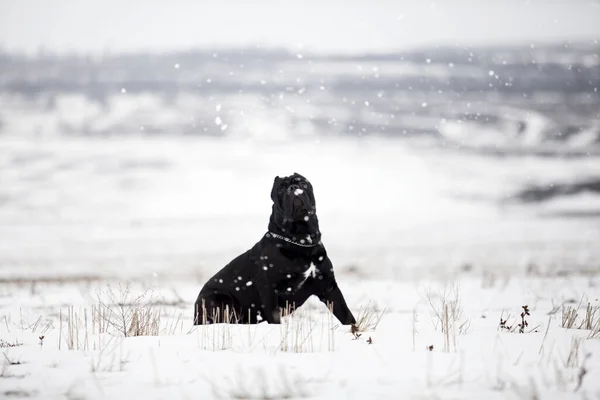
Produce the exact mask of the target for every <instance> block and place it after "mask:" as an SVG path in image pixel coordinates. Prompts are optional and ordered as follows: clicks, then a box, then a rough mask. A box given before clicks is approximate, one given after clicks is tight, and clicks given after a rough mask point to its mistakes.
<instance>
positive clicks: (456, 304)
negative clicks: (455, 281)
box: [426, 285, 471, 352]
mask: <svg viewBox="0 0 600 400" xmlns="http://www.w3.org/2000/svg"><path fill="white" fill-rule="evenodd" d="M426 298H427V301H428V302H429V306H430V308H431V314H432V323H433V327H434V328H435V329H436V330H438V329H439V330H441V332H442V334H443V336H444V347H443V351H444V352H449V351H450V349H451V347H452V346H451V345H453V346H454V349H455V350H456V348H457V346H456V336H457V335H464V334H466V333H468V332H469V329H470V327H471V320H470V319H468V318H465V316H464V313H463V308H462V303H461V299H460V288H459V287H458V286H456V285H453V286H452V287H451V288H449V287H448V286H444V288H443V289H442V290H441V291H439V292H436V293H434V291H433V290H432V289H431V288H428V289H427V292H426Z"/></svg>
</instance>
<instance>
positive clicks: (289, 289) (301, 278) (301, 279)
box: [278, 261, 323, 295]
mask: <svg viewBox="0 0 600 400" xmlns="http://www.w3.org/2000/svg"><path fill="white" fill-rule="evenodd" d="M319 279H321V280H322V279H323V276H322V274H321V271H320V270H319V268H318V266H317V265H316V264H315V263H314V262H312V261H311V262H304V263H299V264H298V265H290V266H288V268H287V270H286V271H283V275H282V279H281V281H280V283H279V285H278V286H279V287H280V291H281V292H282V294H283V295H285V294H294V293H296V292H297V291H298V290H300V289H302V288H304V289H307V290H310V288H311V287H313V285H314V283H315V281H318V280H319Z"/></svg>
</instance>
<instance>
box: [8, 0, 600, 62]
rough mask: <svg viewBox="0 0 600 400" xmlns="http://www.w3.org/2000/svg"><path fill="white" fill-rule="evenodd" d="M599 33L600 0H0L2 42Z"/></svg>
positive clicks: (514, 38) (182, 43)
mask: <svg viewBox="0 0 600 400" xmlns="http://www.w3.org/2000/svg"><path fill="white" fill-rule="evenodd" d="M554 39H559V40H560V39H599V40H600V2H599V1H598V0H442V1H427V0H320V1H319V0H296V1H289V0H95V1H92V0H0V46H2V47H4V48H5V49H10V50H17V51H27V52H35V51H37V49H38V48H39V47H40V46H44V47H45V48H47V49H52V50H58V51H70V50H77V51H88V52H90V51H91V52H101V51H104V50H111V51H129V50H153V51H163V50H170V49H186V48H198V47H210V48H219V47H223V46H245V45H254V44H261V45H264V46H285V47H288V48H291V49H293V50H304V51H306V50H317V51H338V52H339V51H364V50H385V49H397V48H406V47H416V46H420V45H432V44H434V45H435V44H481V43H502V42H508V43H514V42H533V41H540V40H543V41H547V40H554Z"/></svg>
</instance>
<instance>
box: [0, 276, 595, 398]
mask: <svg viewBox="0 0 600 400" xmlns="http://www.w3.org/2000/svg"><path fill="white" fill-rule="evenodd" d="M106 283H107V282H85V281H80V282H76V283H73V282H72V283H69V284H56V283H42V282H38V283H23V284H2V286H1V287H0V322H1V323H0V338H2V340H4V341H5V342H8V343H11V344H15V343H17V344H18V346H16V347H6V348H2V349H1V351H2V353H3V356H2V358H3V360H2V366H1V368H0V396H2V397H4V398H40V399H51V398H52V399H53V398H56V399H58V398H68V399H105V398H110V399H121V398H122V399H129V398H145V399H164V398H169V399H179V398H182V399H213V398H234V399H280V398H318V399H346V398H347V399H370V398H389V399H392V398H393V399H396V398H400V397H401V398H415V399H422V398H460V399H466V398H468V399H481V398H497V399H505V398H515V399H536V398H537V399H546V398H552V399H555V398H564V399H570V398H572V399H582V398H587V399H593V398H597V397H598V396H600V383H599V380H598V377H599V372H598V371H599V368H600V361H599V358H598V354H599V352H600V339H599V338H596V339H589V338H588V337H589V336H590V335H591V331H589V330H580V329H564V328H561V314H562V310H563V309H562V308H561V305H564V304H565V303H566V304H567V305H571V306H573V307H577V306H578V304H579V302H580V301H581V299H582V296H584V299H583V301H584V303H585V302H586V301H589V302H590V304H591V306H592V307H598V306H599V305H600V304H599V302H598V299H597V297H594V296H597V293H598V284H599V283H600V282H598V278H597V277H578V278H567V277H563V278H543V277H525V278H520V279H519V278H513V279H511V278H508V277H506V276H492V275H489V276H485V277H482V276H477V275H476V274H468V273H466V274H463V275H462V276H457V277H456V278H455V280H454V283H456V284H457V285H458V286H456V287H457V290H458V292H454V291H452V290H450V289H451V286H447V287H446V289H448V290H447V293H448V297H447V299H448V301H449V304H451V302H452V300H454V299H455V297H454V296H455V293H458V294H459V303H460V304H461V305H462V313H461V314H460V315H458V316H457V318H456V323H455V324H454V322H453V320H452V319H451V322H450V324H449V326H450V330H449V335H448V342H447V343H446V342H445V339H444V335H443V334H442V333H441V331H440V328H441V327H440V325H439V322H437V323H436V318H435V313H434V311H433V310H434V308H433V307H432V306H431V305H430V302H429V299H428V298H431V300H432V302H433V304H434V306H435V307H439V305H440V304H441V303H440V298H439V297H437V296H439V294H440V293H442V292H443V290H444V288H443V285H442V284H441V283H434V282H431V281H430V280H419V281H416V280H415V281H405V282H398V281H397V282H390V281H365V280H358V279H342V280H341V282H340V285H341V287H342V289H343V290H344V292H345V293H346V297H347V298H348V299H349V304H350V306H351V308H352V309H353V310H354V311H355V312H356V313H358V312H359V311H360V309H361V307H363V308H364V307H366V306H367V305H368V303H369V302H371V303H370V304H371V306H376V307H377V308H379V309H382V308H384V307H385V309H386V310H385V313H384V314H383V317H382V318H381V320H380V323H379V325H378V327H377V328H376V330H375V331H373V332H364V333H362V335H361V336H360V337H359V338H358V339H355V338H354V336H353V335H352V334H351V333H350V332H349V330H348V329H347V327H343V326H338V325H337V321H335V320H333V321H332V320H331V318H329V317H328V313H327V309H326V308H325V306H324V305H322V304H320V303H319V302H318V301H316V302H309V303H308V304H307V305H306V306H305V307H304V309H303V310H302V312H301V313H300V314H299V315H298V316H294V318H293V320H291V321H290V320H289V318H288V320H285V319H284V324H282V325H280V326H278V325H267V324H261V325H258V326H256V325H253V326H247V325H246V326H234V325H212V326H204V327H199V328H193V327H192V326H191V323H190V322H191V318H190V304H192V302H193V300H194V299H195V296H196V294H197V290H198V287H199V285H200V282H191V281H189V280H188V281H172V282H168V283H165V282H162V281H154V282H146V283H145V284H144V285H134V287H133V289H132V294H131V297H129V298H133V297H135V295H136V294H137V293H138V290H141V288H143V287H148V286H146V285H152V284H153V286H154V292H153V296H154V297H153V298H154V299H155V300H156V305H154V307H155V309H156V310H160V315H161V317H160V328H159V332H160V335H159V336H145V337H127V338H124V337H123V334H119V333H117V332H116V331H115V330H114V329H113V327H112V326H109V327H108V332H107V333H102V334H99V333H98V332H99V329H101V328H100V327H99V325H100V324H99V322H98V317H97V315H96V314H97V310H98V300H97V295H100V296H102V295H103V293H105V292H106V291H107V290H108V289H107V287H106V286H105V284H106ZM109 284H110V285H111V288H112V290H113V291H115V292H116V293H120V292H119V291H118V290H119V289H118V283H116V282H109ZM428 294H429V295H428ZM148 296H150V295H148ZM523 305H527V306H528V307H529V310H530V314H531V315H530V316H527V317H526V320H527V322H528V326H527V327H526V328H525V332H524V333H518V328H515V329H516V330H515V331H514V332H509V331H508V330H506V329H502V328H499V321H500V319H501V318H504V319H506V318H507V316H508V314H510V315H511V317H509V318H508V323H507V325H514V324H517V323H518V322H519V321H520V317H519V316H518V314H519V313H520V312H521V311H522V308H521V307H522V306H523ZM71 307H72V308H71ZM70 308H71V310H72V311H71V312H72V316H69V309H70ZM584 309H585V305H582V306H581V309H580V316H579V317H578V322H577V326H578V325H579V321H581V320H583V315H584V314H585V310H584ZM438 310H439V308H438ZM92 314H95V315H96V316H95V317H92ZM105 315H106V314H105ZM59 316H62V323H60V322H59ZM111 318H113V321H116V324H117V325H118V324H119V320H118V318H117V316H116V315H113V317H111ZM69 321H70V323H69ZM597 321H598V314H596V323H598V322H597ZM463 324H464V325H463ZM436 325H437V327H438V329H437V330H436V328H435V326H436ZM596 329H598V326H596ZM596 335H597V336H598V335H599V333H598V332H596ZM41 336H43V339H42V340H40V337H41ZM369 342H371V343H369ZM445 343H446V344H445ZM4 345H6V344H5V343H4ZM429 346H433V347H432V349H431V350H429Z"/></svg>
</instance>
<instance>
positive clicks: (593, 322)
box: [560, 295, 600, 339]
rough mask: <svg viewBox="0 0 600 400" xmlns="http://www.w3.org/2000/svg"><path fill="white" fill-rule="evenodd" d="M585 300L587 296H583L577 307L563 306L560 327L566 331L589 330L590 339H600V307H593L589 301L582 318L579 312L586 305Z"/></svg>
mask: <svg viewBox="0 0 600 400" xmlns="http://www.w3.org/2000/svg"><path fill="white" fill-rule="evenodd" d="M584 298H585V295H584V296H582V298H581V300H580V301H579V304H578V305H577V307H571V306H564V305H563V307H562V318H561V325H560V326H561V327H562V328H565V329H581V330H588V331H590V334H589V335H588V338H589V339H597V338H600V307H599V306H593V305H592V304H591V303H590V302H589V301H588V302H587V304H586V306H585V312H584V314H583V316H580V312H579V310H580V309H581V306H582V304H584Z"/></svg>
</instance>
